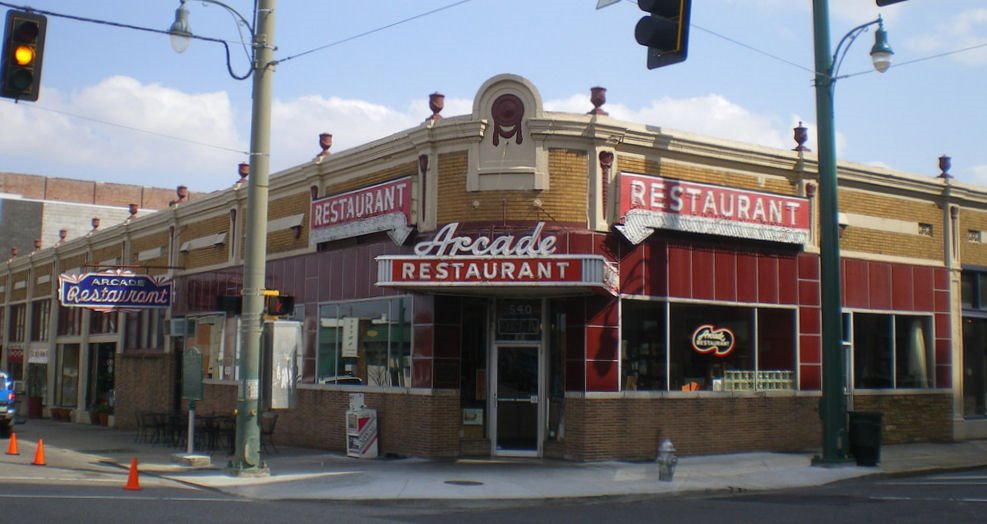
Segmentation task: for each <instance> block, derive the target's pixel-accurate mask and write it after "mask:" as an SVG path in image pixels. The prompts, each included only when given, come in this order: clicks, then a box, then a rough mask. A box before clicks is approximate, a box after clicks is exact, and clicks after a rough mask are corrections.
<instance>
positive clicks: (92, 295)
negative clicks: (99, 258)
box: [58, 270, 174, 311]
mask: <svg viewBox="0 0 987 524" xmlns="http://www.w3.org/2000/svg"><path fill="white" fill-rule="evenodd" d="M173 292H174V283H173V282H172V279H171V277H169V276H148V275H136V274H134V273H132V272H130V271H123V270H113V271H104V272H100V273H86V274H82V275H69V274H62V275H59V276H58V301H59V302H60V303H61V304H62V305H63V306H66V307H86V308H90V309H95V310H96V311H125V310H136V309H148V308H166V307H169V306H170V305H171V296H172V293H173Z"/></svg>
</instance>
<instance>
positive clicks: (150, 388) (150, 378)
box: [113, 352, 177, 429]
mask: <svg viewBox="0 0 987 524" xmlns="http://www.w3.org/2000/svg"><path fill="white" fill-rule="evenodd" d="M174 361H175V356H174V355H173V354H171V353H159V352H147V353H145V352H125V353H122V354H117V356H116V364H115V366H114V368H115V373H114V389H115V393H116V395H115V396H116V406H115V407H114V410H113V415H114V419H115V424H116V427H118V428H125V429H135V428H137V414H138V413H140V412H142V411H171V409H172V406H173V403H174V398H175V390H174V388H175V384H176V383H177V376H176V373H177V370H176V367H175V365H174Z"/></svg>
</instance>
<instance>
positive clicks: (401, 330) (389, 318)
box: [317, 297, 411, 387]
mask: <svg viewBox="0 0 987 524" xmlns="http://www.w3.org/2000/svg"><path fill="white" fill-rule="evenodd" d="M410 306H411V300H410V299H409V298H407V297H402V298H392V299H382V300H363V301H354V302H341V303H333V304H324V305H322V306H321V307H320V308H319V349H318V364H317V366H318V367H317V376H318V382H319V383H320V384H365V385H371V386H397V387H410V386H411V307H410Z"/></svg>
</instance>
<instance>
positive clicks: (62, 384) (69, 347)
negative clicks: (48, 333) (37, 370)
mask: <svg viewBox="0 0 987 524" xmlns="http://www.w3.org/2000/svg"><path fill="white" fill-rule="evenodd" d="M57 359H58V362H57V364H56V366H57V367H56V373H55V380H56V384H55V395H56V396H55V405H56V406H64V407H75V406H76V404H77V403H78V401H79V344H59V345H58V355H57Z"/></svg>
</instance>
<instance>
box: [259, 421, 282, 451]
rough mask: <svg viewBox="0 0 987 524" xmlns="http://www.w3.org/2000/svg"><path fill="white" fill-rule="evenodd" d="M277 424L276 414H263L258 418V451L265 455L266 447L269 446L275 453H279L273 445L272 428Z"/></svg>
mask: <svg viewBox="0 0 987 524" xmlns="http://www.w3.org/2000/svg"><path fill="white" fill-rule="evenodd" d="M277 424H278V414H277V413H264V414H263V415H261V417H260V450H261V452H262V453H267V446H268V445H270V446H271V449H273V450H274V452H275V453H280V451H278V447H277V446H275V445H274V428H275V426H277Z"/></svg>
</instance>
